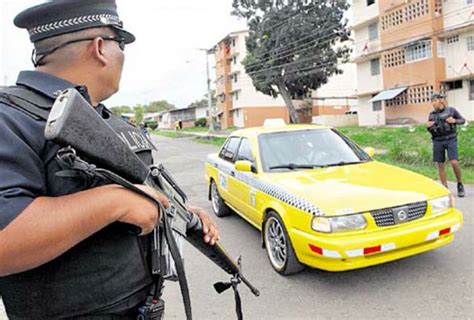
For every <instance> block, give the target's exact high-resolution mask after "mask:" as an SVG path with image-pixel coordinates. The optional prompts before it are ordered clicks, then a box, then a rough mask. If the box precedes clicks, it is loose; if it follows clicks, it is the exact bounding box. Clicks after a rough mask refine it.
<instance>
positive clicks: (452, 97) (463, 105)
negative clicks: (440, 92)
mask: <svg viewBox="0 0 474 320" xmlns="http://www.w3.org/2000/svg"><path fill="white" fill-rule="evenodd" d="M473 79H474V77H473ZM447 98H448V105H450V106H452V107H454V108H456V109H457V110H458V111H459V112H460V113H461V114H462V115H463V117H464V118H466V120H468V121H474V100H469V79H465V80H463V84H462V89H457V90H450V91H448V92H447Z"/></svg>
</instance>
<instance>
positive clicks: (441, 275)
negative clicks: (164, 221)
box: [0, 137, 474, 320]
mask: <svg viewBox="0 0 474 320" xmlns="http://www.w3.org/2000/svg"><path fill="white" fill-rule="evenodd" d="M155 140H156V144H157V147H158V153H157V154H156V156H157V158H158V159H161V160H162V161H163V162H164V163H165V165H167V166H168V168H169V169H170V170H171V171H172V172H173V174H174V176H175V178H176V180H178V182H179V183H180V185H181V186H182V188H183V189H184V190H185V191H186V192H187V193H188V195H189V197H190V199H191V202H192V203H193V204H195V205H199V206H202V207H204V208H206V209H207V210H208V211H209V212H210V210H211V208H210V203H209V202H208V201H207V199H206V195H207V190H206V185H205V181H204V173H203V172H204V171H203V167H204V162H205V159H206V156H207V154H208V153H211V152H215V151H216V150H217V148H216V147H214V146H210V145H201V144H196V143H193V142H190V141H188V140H187V139H184V138H182V139H169V138H164V137H155ZM467 191H468V197H466V198H465V199H460V200H458V201H457V206H458V207H459V208H460V209H461V210H462V211H463V212H464V213H465V224H464V228H463V229H462V230H461V231H460V232H459V233H458V234H457V236H456V239H455V241H454V242H453V243H452V244H451V245H449V246H447V247H443V248H440V249H438V250H435V251H432V252H428V253H425V254H421V255H418V256H415V257H411V258H407V259H404V260H401V261H396V262H392V263H388V264H384V265H381V266H376V267H372V268H367V269H362V270H356V271H350V272H345V273H328V272H324V271H319V270H305V271H303V272H302V273H299V274H297V275H293V276H291V277H282V276H280V275H278V274H277V273H276V272H274V271H273V270H272V269H271V266H270V264H269V262H268V261H267V258H266V254H265V252H264V250H263V249H261V247H260V246H259V241H260V235H259V232H258V231H257V230H255V229H253V228H252V227H251V226H250V225H248V224H247V223H246V222H244V221H243V220H242V219H240V218H239V217H237V216H230V217H227V218H223V219H218V220H217V222H218V225H219V227H220V229H221V232H222V234H223V236H222V243H223V244H224V245H225V246H226V248H227V249H228V251H229V252H230V253H232V254H242V255H243V266H244V271H245V273H246V275H247V277H248V279H249V280H251V281H252V282H253V283H254V284H255V285H256V286H257V287H258V288H259V289H260V291H261V296H260V297H258V298H255V297H253V295H252V294H251V293H250V292H249V291H248V290H247V289H246V288H245V287H243V286H242V287H241V296H242V304H243V309H244V316H245V319H259V320H260V319H349V318H350V319H382V318H385V319H451V318H456V319H472V318H474V314H473V309H474V308H473V301H472V299H473V293H474V292H473V253H472V247H473V231H474V230H473V227H472V215H473V214H474V208H473V203H474V201H473V199H474V188H472V187H470V188H468V190H467ZM184 249H185V256H186V262H185V263H186V269H187V276H188V280H189V284H190V288H191V298H192V302H193V311H194V315H195V319H199V320H200V319H206V320H208V319H209V320H213V319H216V320H217V319H219V320H221V319H234V318H235V316H234V300H233V293H232V292H231V291H230V290H229V291H227V292H225V293H223V294H222V295H217V294H216V293H215V292H214V289H213V288H212V284H213V283H214V282H216V281H222V280H226V279H227V276H226V275H225V274H224V273H223V272H222V271H220V270H219V269H218V268H217V267H215V266H214V265H212V264H210V263H209V262H208V261H207V260H206V259H205V258H203V256H202V255H201V254H200V253H198V252H197V251H196V250H194V249H193V248H191V247H189V246H187V245H185V248H184ZM165 290H166V292H165V299H166V300H167V315H166V319H184V312H183V307H182V304H181V297H180V293H179V287H178V285H177V284H175V283H170V284H168V285H167V288H166V289H165ZM0 319H2V318H1V316H0Z"/></svg>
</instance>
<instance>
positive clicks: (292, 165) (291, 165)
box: [269, 163, 321, 170]
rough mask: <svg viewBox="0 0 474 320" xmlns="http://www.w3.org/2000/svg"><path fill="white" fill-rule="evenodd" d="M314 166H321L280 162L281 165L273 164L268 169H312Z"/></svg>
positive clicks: (317, 166)
mask: <svg viewBox="0 0 474 320" xmlns="http://www.w3.org/2000/svg"><path fill="white" fill-rule="evenodd" d="M314 168H321V166H320V165H314V164H295V163H288V164H281V165H278V166H273V167H270V168H269V169H270V170H273V169H291V170H295V169H314Z"/></svg>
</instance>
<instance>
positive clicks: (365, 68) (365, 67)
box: [357, 59, 383, 95]
mask: <svg viewBox="0 0 474 320" xmlns="http://www.w3.org/2000/svg"><path fill="white" fill-rule="evenodd" d="M382 72H383V68H382V60H381V59H380V73H379V74H378V75H375V76H373V75H371V73H370V60H369V61H365V62H362V63H358V64H357V92H358V94H359V95H363V94H364V93H373V92H378V91H381V90H383V76H382Z"/></svg>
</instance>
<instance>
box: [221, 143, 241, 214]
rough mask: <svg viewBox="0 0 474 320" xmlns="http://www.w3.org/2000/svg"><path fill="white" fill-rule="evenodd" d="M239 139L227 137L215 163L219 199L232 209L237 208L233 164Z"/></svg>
mask: <svg viewBox="0 0 474 320" xmlns="http://www.w3.org/2000/svg"><path fill="white" fill-rule="evenodd" d="M240 139H241V138H240V137H229V138H228V140H227V142H226V143H225V145H224V147H223V148H222V149H221V151H220V152H219V160H218V162H217V163H216V167H217V169H218V176H217V185H218V189H219V194H220V195H221V197H222V198H223V199H224V201H226V202H227V203H228V204H230V205H231V206H232V207H234V208H236V209H237V210H239V208H238V201H237V199H236V187H235V167H234V162H235V158H236V155H237V151H238V148H239V145H240Z"/></svg>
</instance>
